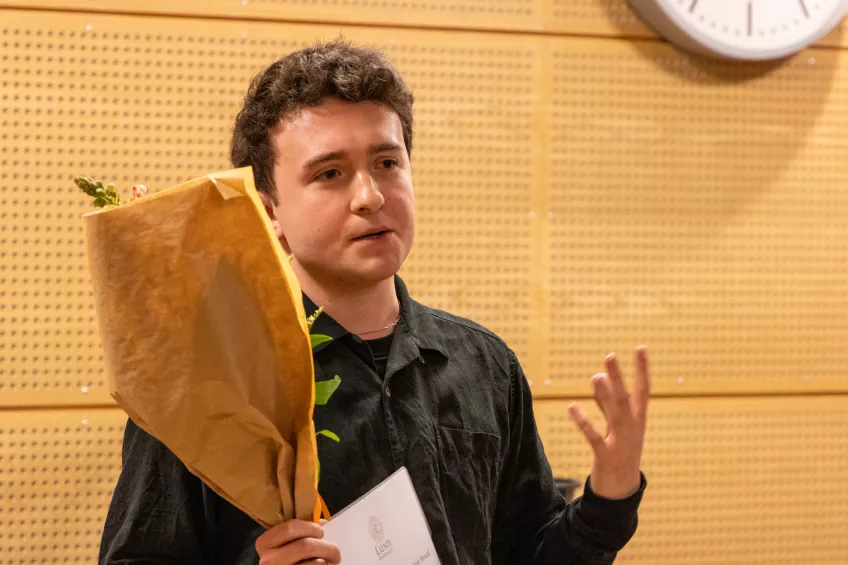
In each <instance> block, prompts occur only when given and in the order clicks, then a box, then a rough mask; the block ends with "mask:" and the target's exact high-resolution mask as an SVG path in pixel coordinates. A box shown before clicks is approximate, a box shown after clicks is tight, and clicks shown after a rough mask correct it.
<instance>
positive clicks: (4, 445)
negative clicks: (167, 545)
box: [0, 408, 126, 565]
mask: <svg viewBox="0 0 848 565" xmlns="http://www.w3.org/2000/svg"><path fill="white" fill-rule="evenodd" d="M125 422H126V416H125V415H124V414H123V412H121V411H120V410H117V409H112V408H107V409H96V410H92V409H88V410H38V411H33V410H24V411H18V410H6V411H0V565H30V564H32V563H94V562H96V560H97V548H98V547H99V545H100V534H101V532H102V531H103V520H104V519H105V517H106V509H107V508H108V505H109V500H110V498H111V494H112V490H113V489H114V486H115V481H116V480H117V478H118V473H119V472H120V468H121V438H122V437H123V429H124V423H125Z"/></svg>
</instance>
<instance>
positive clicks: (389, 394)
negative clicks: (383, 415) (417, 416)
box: [386, 387, 392, 398]
mask: <svg viewBox="0 0 848 565" xmlns="http://www.w3.org/2000/svg"><path fill="white" fill-rule="evenodd" d="M386 397H388V398H391V397H392V390H391V389H390V388H389V387H386Z"/></svg>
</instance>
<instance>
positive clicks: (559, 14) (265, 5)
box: [0, 0, 848, 47]
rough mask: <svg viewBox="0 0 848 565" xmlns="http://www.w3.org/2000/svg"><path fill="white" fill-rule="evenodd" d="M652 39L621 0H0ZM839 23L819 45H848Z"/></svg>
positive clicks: (55, 6)
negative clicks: (126, 0) (141, 0)
mask: <svg viewBox="0 0 848 565" xmlns="http://www.w3.org/2000/svg"><path fill="white" fill-rule="evenodd" d="M2 6H7V7H11V8H15V7H20V8H37V9H52V10H82V11H93V12H115V13H142V14H151V13H152V14H163V15H189V16H195V17H223V18H233V19H242V18H247V19H271V20H279V21H307V22H331V23H339V24H366V25H395V26H412V27H428V28H450V29H455V28H460V29H494V30H505V31H518V32H530V33H533V32H541V33H553V34H561V35H570V34H573V35H600V36H610V37H620V36H626V37H655V34H654V33H653V32H652V31H651V30H650V29H649V28H648V27H647V26H646V25H644V24H643V23H642V22H641V20H640V19H639V18H638V17H637V16H636V14H635V13H634V12H633V10H631V9H630V6H629V4H628V3H627V0H179V1H177V2H172V1H168V0H145V1H144V2H135V3H127V2H124V1H122V0H0V7H2ZM844 30H845V24H844V23H843V25H841V26H839V28H837V29H836V30H834V31H833V32H832V33H830V34H829V35H827V36H826V37H824V38H822V39H821V40H820V41H819V42H818V45H828V46H840V45H841V46H843V47H846V46H848V36H846V34H845V32H844Z"/></svg>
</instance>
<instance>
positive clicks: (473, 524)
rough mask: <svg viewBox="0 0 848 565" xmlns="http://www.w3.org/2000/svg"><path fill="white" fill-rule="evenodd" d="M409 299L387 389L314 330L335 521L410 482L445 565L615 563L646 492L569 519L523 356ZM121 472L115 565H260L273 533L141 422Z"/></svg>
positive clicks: (319, 422) (332, 331) (347, 347)
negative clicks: (257, 546) (331, 384)
mask: <svg viewBox="0 0 848 565" xmlns="http://www.w3.org/2000/svg"><path fill="white" fill-rule="evenodd" d="M396 288H397V294H398V299H399V301H400V308H401V317H400V321H399V323H398V325H397V326H396V330H395V332H394V334H393V336H392V339H391V343H390V351H389V355H388V359H387V365H386V368H385V375H384V376H382V377H381V375H380V374H379V370H378V369H379V368H378V366H377V361H376V359H375V357H376V356H375V355H372V353H371V348H370V347H369V346H368V344H367V342H365V341H363V340H361V339H360V338H359V337H357V336H355V335H352V334H350V333H348V332H347V331H346V330H345V329H344V328H342V327H341V326H340V325H339V324H338V323H336V322H335V321H334V320H333V319H332V318H330V317H329V316H327V315H322V316H320V317H319V318H318V320H317V321H316V322H315V325H314V326H313V328H312V331H313V332H314V333H322V334H326V335H329V336H331V337H333V341H331V342H328V343H325V344H323V345H321V346H319V347H318V348H316V350H315V375H316V379H317V380H326V379H331V378H333V376H334V375H339V376H340V377H341V380H342V382H341V385H340V386H339V388H338V390H337V391H336V393H335V394H334V395H333V396H332V398H331V399H330V401H329V403H328V404H327V405H326V406H318V407H316V409H315V416H314V418H315V425H316V429H319V430H320V429H329V430H331V431H333V432H335V433H336V434H338V435H339V436H340V438H341V442H340V443H335V442H333V441H331V440H327V439H326V438H324V437H322V436H319V438H318V451H319V458H320V460H321V483H320V485H319V491H320V492H321V494H322V495H323V497H324V499H325V500H326V502H327V504H328V506H329V508H330V511H331V512H338V511H339V510H341V509H342V508H344V507H345V506H347V505H348V504H350V503H351V502H353V501H355V500H356V499H357V498H359V497H360V496H361V495H363V494H364V493H366V492H368V491H369V490H370V489H371V488H372V487H374V486H375V485H377V484H378V483H380V482H381V481H382V480H384V479H386V478H387V477H388V476H389V475H391V474H392V473H393V472H394V471H395V470H397V469H398V468H399V467H400V466H406V467H407V469H408V470H409V473H410V475H411V477H412V481H413V485H414V486H415V490H416V492H417V494H418V497H419V498H420V500H421V505H422V507H423V509H424V513H425V515H426V517H427V521H428V524H429V526H430V529H431V532H432V535H433V541H434V543H435V546H436V549H437V551H438V554H439V558H440V560H441V562H442V563H443V564H444V565H459V564H462V565H465V564H489V563H493V564H504V565H519V564H525V563H526V564H537V565H553V564H557V565H584V564H585V565H589V564H591V565H595V564H598V565H600V564H606V563H611V562H612V561H613V559H614V558H615V554H616V552H617V551H618V550H620V549H621V548H622V547H623V546H624V544H625V543H626V542H627V541H628V540H629V539H630V537H631V536H632V535H633V533H634V531H635V529H636V521H637V518H636V510H637V507H638V505H639V502H640V500H641V498H642V491H643V490H644V487H645V482H644V478H643V481H642V487H641V488H640V489H639V492H637V493H636V494H635V495H633V496H632V497H630V498H628V499H625V500H620V501H612V500H606V499H602V498H600V497H598V496H597V495H595V494H594V493H593V492H592V490H591V486H590V484H589V481H587V484H586V489H585V493H584V496H583V497H582V498H581V499H577V500H576V501H575V502H573V503H572V504H570V505H568V506H566V504H565V502H564V501H563V499H562V496H561V495H560V493H559V491H558V490H557V489H556V486H555V485H554V481H553V478H552V476H551V470H550V466H549V465H548V461H547V458H546V457H545V454H544V451H543V449H542V444H541V442H540V440H539V436H538V433H537V431H536V424H535V421H534V419H533V405H532V399H531V396H530V390H529V388H528V385H527V382H526V379H525V378H524V374H523V373H522V371H521V367H520V366H519V364H518V361H517V360H516V357H515V355H514V353H513V352H512V351H511V350H510V349H509V348H508V347H507V346H506V344H504V342H503V341H501V340H500V339H499V338H498V337H497V336H495V335H494V334H492V333H491V332H489V331H488V330H486V329H485V328H483V327H482V326H479V325H477V324H475V323H473V322H471V321H468V320H465V319H462V318H459V317H457V316H453V315H451V314H448V313H446V312H442V311H438V310H434V309H431V308H427V307H425V306H422V305H421V304H418V303H417V302H415V301H414V300H412V299H411V298H410V297H409V295H408V293H407V290H406V287H405V285H404V284H403V282H402V281H401V280H400V278H396ZM304 303H305V305H306V310H307V314H309V313H312V312H313V311H314V310H315V309H316V308H315V305H314V304H313V303H312V302H311V301H310V300H309V299H308V298H304ZM123 463H124V467H123V471H122V472H121V476H120V478H119V480H118V485H117V487H116V489H115V493H114V495H113V498H112V503H111V505H110V508H109V513H108V516H107V518H106V524H105V527H104V531H103V540H102V544H101V547H100V563H101V564H126V565H129V564H139V565H140V564H142V563H144V564H145V565H148V564H165V563H167V564H169V565H171V564H175V563H180V564H182V563H185V564H194V563H215V564H219V563H220V564H222V565H223V564H227V565H248V564H250V565H253V564H256V563H258V557H257V555H256V552H255V550H254V547H253V545H254V542H255V540H256V538H257V537H258V536H259V535H260V534H261V533H262V531H263V529H262V527H261V526H259V525H258V524H257V523H255V522H254V521H253V520H251V519H250V518H249V517H248V516H246V515H245V514H243V513H242V512H241V511H239V510H237V509H236V508H234V507H233V506H232V505H230V504H229V503H227V502H226V501H224V500H223V499H221V498H220V497H219V496H218V495H216V494H215V493H214V492H213V491H212V490H211V489H209V488H208V487H206V486H205V485H204V484H203V483H202V482H201V481H200V480H199V479H197V478H196V477H194V476H193V475H191V474H190V473H189V471H188V470H187V469H186V468H185V466H184V465H183V464H182V463H181V462H180V461H179V460H178V459H177V458H176V457H175V456H174V455H173V454H172V453H171V452H170V451H169V450H168V449H167V448H166V447H165V446H164V445H162V444H161V443H160V442H158V441H157V440H155V439H154V438H153V437H151V436H150V435H149V434H147V433H145V432H144V431H142V430H140V429H139V428H138V427H137V426H136V425H134V424H133V422H131V421H130V422H128V424H127V429H126V434H125V438H124V448H123ZM342 557H344V556H342ZM354 565H355V564H354Z"/></svg>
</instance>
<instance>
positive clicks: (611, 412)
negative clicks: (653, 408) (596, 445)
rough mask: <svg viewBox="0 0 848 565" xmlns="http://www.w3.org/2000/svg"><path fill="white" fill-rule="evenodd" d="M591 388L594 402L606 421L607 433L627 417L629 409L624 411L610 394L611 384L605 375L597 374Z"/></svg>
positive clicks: (611, 393) (593, 378) (623, 407)
mask: <svg viewBox="0 0 848 565" xmlns="http://www.w3.org/2000/svg"><path fill="white" fill-rule="evenodd" d="M592 386H593V387H594V390H595V402H596V403H597V405H598V407H599V408H600V409H601V412H603V413H604V417H605V418H606V419H607V425H608V428H607V432H609V428H615V427H618V426H619V425H620V424H621V422H622V421H623V420H624V419H625V418H626V417H627V416H628V413H629V410H630V408H629V407H626V411H625V406H622V404H621V403H620V402H619V401H618V400H617V399H616V398H615V395H614V394H613V392H612V384H611V383H610V380H609V376H608V375H607V374H605V373H598V374H597V375H595V376H594V377H592ZM625 404H626V402H625Z"/></svg>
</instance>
